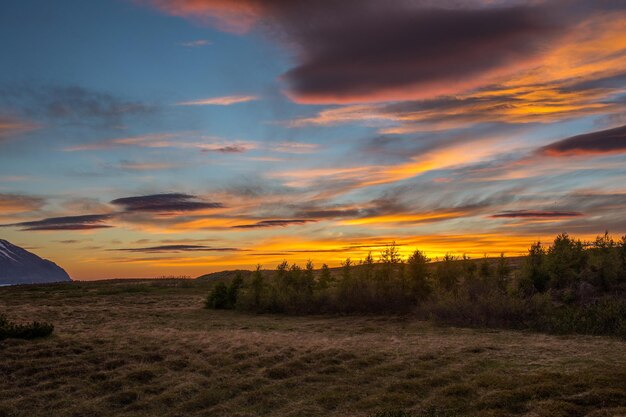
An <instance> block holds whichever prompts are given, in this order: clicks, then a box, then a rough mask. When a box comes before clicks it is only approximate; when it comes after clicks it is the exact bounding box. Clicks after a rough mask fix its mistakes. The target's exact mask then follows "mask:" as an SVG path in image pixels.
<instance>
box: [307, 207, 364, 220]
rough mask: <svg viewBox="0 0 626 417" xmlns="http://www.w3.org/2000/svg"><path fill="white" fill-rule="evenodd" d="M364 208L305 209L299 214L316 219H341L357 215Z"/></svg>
mask: <svg viewBox="0 0 626 417" xmlns="http://www.w3.org/2000/svg"><path fill="white" fill-rule="evenodd" d="M361 212H362V210H360V209H358V208H355V209H341V208H338V209H310V210H303V211H301V212H300V213H299V214H300V215H302V216H305V217H308V218H314V219H339V218H346V217H356V216H358V215H359V214H361Z"/></svg>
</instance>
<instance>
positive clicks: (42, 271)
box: [0, 239, 72, 285]
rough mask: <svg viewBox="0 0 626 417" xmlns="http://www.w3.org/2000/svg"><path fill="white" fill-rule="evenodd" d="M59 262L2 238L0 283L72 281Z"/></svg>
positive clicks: (0, 241)
mask: <svg viewBox="0 0 626 417" xmlns="http://www.w3.org/2000/svg"><path fill="white" fill-rule="evenodd" d="M71 280H72V279H71V278H70V276H69V275H68V274H67V272H65V271H64V270H63V268H61V267H60V266H58V265H57V264H55V263H54V262H52V261H48V260H47V259H42V258H40V257H39V256H37V255H35V254H34V253H31V252H29V251H27V250H26V249H22V248H20V247H19V246H15V245H13V244H11V243H10V242H8V241H6V240H3V239H0V285H16V284H42V283H50V282H63V281H71Z"/></svg>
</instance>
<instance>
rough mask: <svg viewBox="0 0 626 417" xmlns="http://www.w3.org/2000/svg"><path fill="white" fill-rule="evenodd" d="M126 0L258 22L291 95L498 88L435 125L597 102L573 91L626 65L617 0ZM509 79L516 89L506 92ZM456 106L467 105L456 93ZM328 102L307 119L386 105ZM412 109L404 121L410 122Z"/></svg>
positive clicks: (230, 22)
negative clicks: (325, 109)
mask: <svg viewBox="0 0 626 417" xmlns="http://www.w3.org/2000/svg"><path fill="white" fill-rule="evenodd" d="M137 1H138V2H140V3H144V4H150V5H152V6H154V7H157V8H158V9H160V10H162V11H163V12H165V13H168V14H171V15H175V16H181V17H186V18H190V19H193V20H196V21H200V22H201V23H205V24H210V25H214V26H216V27H217V28H218V29H221V30H226V31H230V32H235V33H246V32H248V31H250V30H259V31H262V32H264V33H265V34H266V35H267V36H268V37H269V38H270V39H272V40H275V41H277V42H278V43H280V44H281V45H283V46H284V47H285V48H287V49H288V51H289V52H290V55H291V56H292V57H293V61H294V64H293V66H292V68H291V69H289V70H288V71H287V72H286V73H285V74H284V75H283V76H282V80H283V81H284V82H285V83H286V86H287V89H286V93H287V95H288V96H289V97H291V98H292V99H293V100H295V101H297V102H301V103H324V104H347V103H373V102H389V101H410V100H416V99H419V100H421V99H429V98H435V97H440V96H445V95H448V96H451V97H456V96H458V95H459V94H465V93H468V92H471V91H476V90H477V89H482V88H487V89H488V90H489V91H495V89H498V88H499V89H500V93H497V94H500V97H499V98H498V99H496V100H488V99H487V100H486V102H485V103H475V105H476V106H477V107H478V108H476V112H469V113H470V114H467V113H468V110H470V109H466V110H463V109H461V113H462V114H460V115H459V116H460V117H456V115H455V114H454V112H453V108H450V112H449V113H448V114H446V115H445V116H444V119H446V118H449V119H450V120H443V121H441V122H440V123H430V124H431V125H432V127H431V128H433V127H434V128H437V129H442V128H444V126H446V125H447V124H449V123H454V124H456V125H459V124H463V123H465V122H464V120H463V119H464V118H468V119H469V120H482V119H484V118H485V117H480V115H481V112H480V110H481V109H480V107H485V110H489V111H492V112H494V113H495V117H496V118H506V117H507V115H508V117H509V118H511V119H513V118H515V119H518V120H520V121H522V122H528V121H529V120H531V119H533V118H536V119H539V120H540V121H541V120H548V119H550V118H552V119H555V118H559V117H561V116H562V115H564V114H569V115H570V117H571V116H573V115H576V114H581V113H583V114H589V113H593V112H594V111H595V112H599V111H601V109H602V108H604V109H607V108H610V107H611V105H610V103H604V102H602V100H596V99H597V98H598V95H597V94H590V95H589V96H581V95H580V94H578V92H579V91H580V90H589V91H590V90H594V91H596V92H599V91H600V90H604V91H606V90H615V89H619V88H621V85H618V83H619V82H620V75H619V74H620V73H623V68H624V65H625V64H626V62H625V55H624V53H623V50H624V47H625V46H626V36H622V35H619V34H620V33H623V32H624V19H625V16H624V11H625V8H624V5H623V2H615V1H597V2H586V1H582V0H555V1H534V0H520V1H511V2H505V1H483V0H440V1H429V0H408V1H396V2H388V1H385V0H343V1H334V0H321V1H306V0H291V1H283V0H137ZM600 80H605V81H600ZM570 81H572V82H573V84H576V85H574V90H570V91H567V90H566V89H565V90H562V91H554V90H552V91H550V86H551V85H552V84H558V85H561V84H563V83H565V84H571V83H570ZM573 84H572V85H573ZM572 85H569V87H571V86H572ZM622 85H623V84H622ZM519 87H522V89H523V90H524V91H523V92H519V91H517V88H519ZM489 91H487V93H489ZM510 92H514V93H515V94H514V98H515V99H514V100H513V101H511V100H508V101H507V99H506V95H507V93H510ZM536 93H537V94H536ZM487 97H488V95H484V96H483V97H482V98H483V99H486V98H487ZM604 97H607V94H604ZM518 100H519V101H518ZM452 105H453V106H455V104H452ZM467 105H469V106H472V105H473V104H472V102H471V101H465V102H464V103H460V106H462V107H465V106H467ZM509 105H512V108H510V109H509V108H508V106H509ZM330 111H331V113H329V114H325V115H320V117H319V118H317V119H318V120H316V122H318V123H324V122H326V123H328V121H329V119H333V118H334V119H335V120H337V119H340V118H342V117H343V118H346V117H347V118H352V117H363V118H365V119H366V120H368V121H372V120H378V119H380V118H383V119H385V118H395V117H396V116H395V115H394V114H388V112H387V111H386V109H373V111H372V109H356V108H353V109H350V110H348V111H347V112H348V113H352V114H350V115H346V114H345V113H344V114H341V110H340V109H330ZM357 113H358V114H357ZM425 113H427V109H426V111H422V110H418V112H417V114H416V112H412V113H411V115H410V116H411V117H410V118H409V120H405V122H404V123H402V124H403V126H401V130H395V129H398V127H393V128H392V129H394V130H390V131H387V133H391V132H392V131H404V132H408V131H416V130H419V129H423V126H421V123H423V120H422V119H424V118H426V119H428V118H429V115H428V114H425ZM482 114H483V115H484V114H485V112H482ZM404 116H405V115H403V114H402V113H400V114H398V115H397V117H398V118H400V119H403V118H404ZM413 117H415V118H416V123H414V124H411V123H410V119H411V118H413ZM486 118H489V116H487V117H486ZM306 122H307V120H306V118H305V119H304V120H303V121H301V122H300V123H306ZM308 122H311V120H308Z"/></svg>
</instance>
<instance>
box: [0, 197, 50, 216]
mask: <svg viewBox="0 0 626 417" xmlns="http://www.w3.org/2000/svg"><path fill="white" fill-rule="evenodd" d="M44 203H45V200H44V199H43V198H40V197H33V196H29V195H23V194H0V213H1V214H0V215H6V214H18V213H29V212H33V211H37V210H39V209H40V208H41V207H42V206H43V205H44Z"/></svg>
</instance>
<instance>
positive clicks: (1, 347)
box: [0, 259, 626, 417]
mask: <svg viewBox="0 0 626 417" xmlns="http://www.w3.org/2000/svg"><path fill="white" fill-rule="evenodd" d="M480 262H482V259H478V260H477V263H478V264H479V263H480ZM496 263H497V260H491V261H490V266H491V270H495V265H496ZM433 266H436V264H434V265H431V267H430V268H429V270H432V271H434V268H433ZM405 267H406V268H407V269H408V263H407V264H406V265H405ZM351 268H352V270H351V273H356V271H357V270H358V268H359V267H358V265H357V266H352V267H351ZM478 270H479V271H480V268H478ZM329 272H330V273H331V274H330V275H331V277H332V279H334V280H339V279H340V278H341V276H340V275H341V271H340V270H334V269H332V268H331V269H330V271H329ZM274 273H275V271H274V272H273V273H272V276H273V274H274ZM433 273H434V272H433ZM318 274H319V270H317V271H316V275H315V280H316V282H317V279H318V278H319V275H318ZM235 275H236V274H233V277H232V278H234V276H235ZM262 276H263V281H264V282H265V283H267V282H269V281H271V280H272V279H273V277H272V276H270V275H268V274H267V273H264V274H262ZM252 277H253V274H251V276H250V277H246V276H245V275H244V280H247V279H248V278H252ZM230 279H231V278H229V281H230ZM212 285H213V284H211V283H209V282H203V281H195V280H192V281H187V280H154V281H130V282H129V281H109V282H75V283H68V284H62V285H33V286H23V287H3V288H0V311H6V312H11V317H15V318H17V317H29V318H30V319H31V320H37V321H51V322H53V323H54V324H55V330H54V337H48V338H42V339H38V340H36V341H34V342H25V341H23V340H16V339H7V340H4V341H3V342H1V343H0V357H1V358H2V360H0V375H2V377H0V416H3V417H4V416H10V417H30V416H48V415H50V416H55V417H75V416H93V417H112V416H124V417H142V416H164V417H174V416H189V417H203V416H212V417H256V416H261V417H265V416H267V417H269V416H271V417H295V416H298V417H299V416H304V417H322V416H323V417H340V416H341V417H344V416H350V417H370V416H377V417H378V416H380V417H383V416H385V417H389V416H391V417H400V416H401V417H406V416H410V417H426V416H429V417H435V416H439V417H442V416H455V417H460V416H481V417H482V416H487V417H489V416H491V417H495V416H498V417H501V416H505V417H506V416H522V415H524V416H540V417H547V416H590V417H600V416H606V417H608V416H619V415H624V414H626V392H625V391H624V380H626V357H625V356H624V351H626V341H624V340H620V339H616V338H609V337H588V336H578V335H577V336H553V335H546V334H541V333H536V332H519V331H511V330H502V329H495V330H494V329H490V330H489V331H484V330H483V329H472V328H456V327H451V326H435V325H433V324H432V323H430V322H428V321H423V320H419V319H416V318H415V317H414V316H412V315H403V316H399V315H383V316H381V315H363V314H358V315H351V316H348V315H330V316H329V315H315V316H287V315H275V314H249V313H242V312H239V311H235V310H213V309H203V308H201V307H202V305H203V303H204V301H205V299H206V294H207V293H208V292H210V290H211V288H212ZM245 285H246V286H248V285H251V282H246V284H245ZM336 285H337V282H335V283H333V284H331V286H336ZM316 291H317V290H314V293H315V292H316ZM433 291H434V292H436V291H437V290H436V289H433ZM460 293H461V292H459V294H460ZM540 295H541V296H543V294H540Z"/></svg>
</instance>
